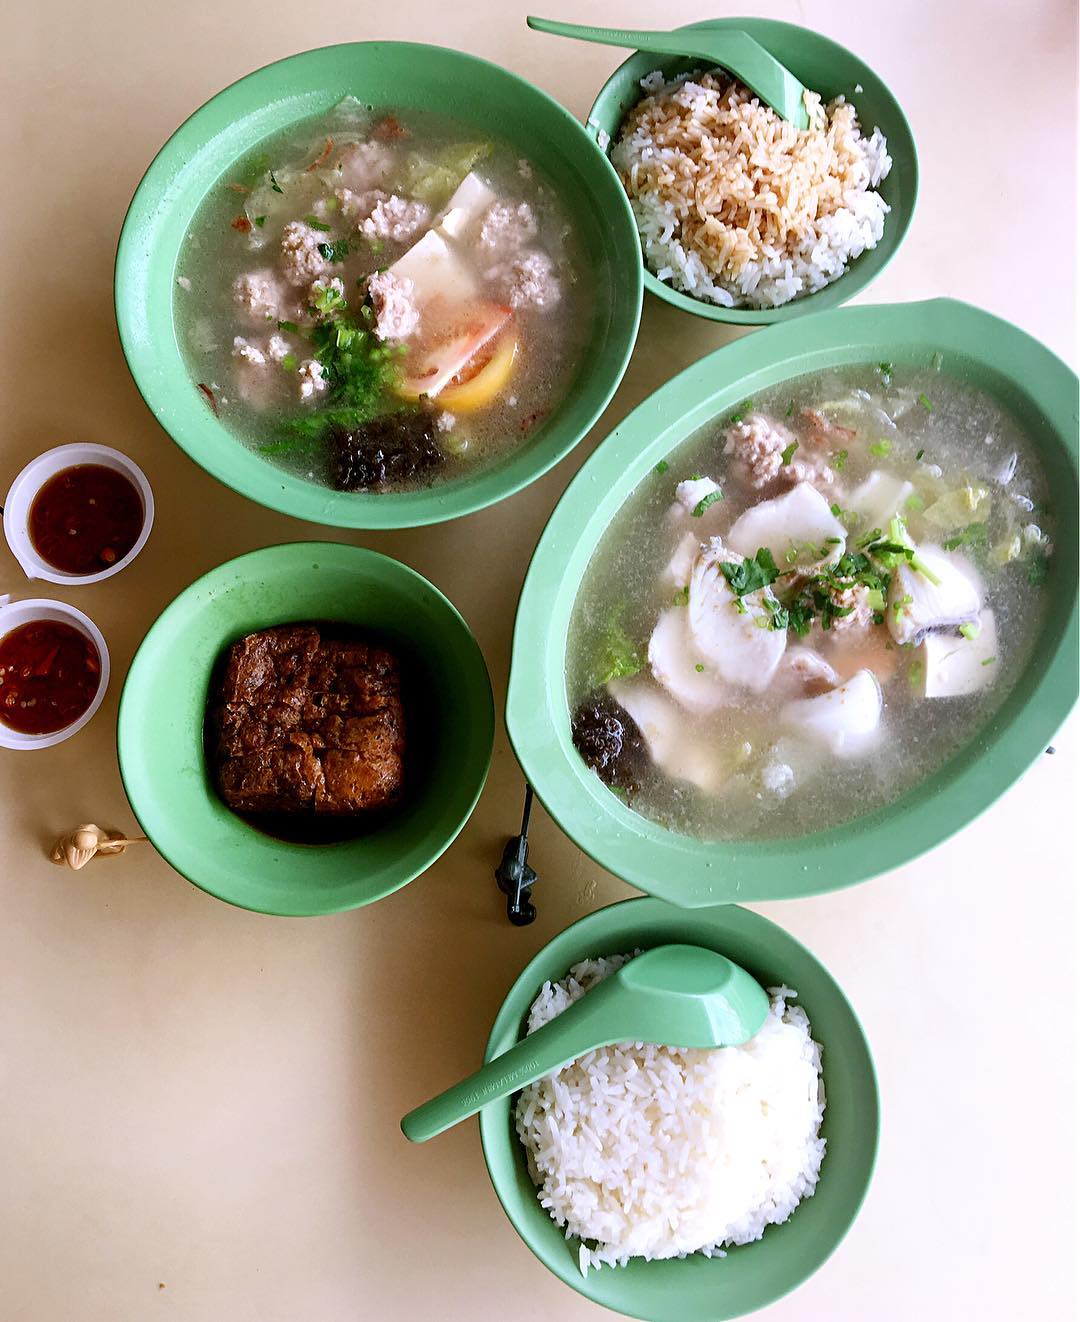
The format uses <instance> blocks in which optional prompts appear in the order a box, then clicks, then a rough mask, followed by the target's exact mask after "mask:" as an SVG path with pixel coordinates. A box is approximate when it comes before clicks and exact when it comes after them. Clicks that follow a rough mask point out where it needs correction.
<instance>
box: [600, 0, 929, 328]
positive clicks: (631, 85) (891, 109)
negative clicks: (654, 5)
mask: <svg viewBox="0 0 1080 1322" xmlns="http://www.w3.org/2000/svg"><path fill="white" fill-rule="evenodd" d="M687 26H688V27H689V28H691V29H693V30H695V31H702V30H713V31H716V30H722V29H724V28H727V29H735V30H738V31H743V32H748V33H749V34H750V36H752V37H753V38H754V40H755V41H757V42H759V43H760V44H761V45H762V46H764V47H765V49H766V50H767V51H769V52H770V53H771V54H772V55H774V56H775V57H776V58H777V59H778V60H779V61H780V63H781V64H783V65H785V66H786V67H787V68H788V69H790V70H791V72H792V73H793V74H795V75H796V76H797V77H798V78H799V80H800V82H802V84H803V86H804V87H809V88H810V89H811V90H812V91H815V92H819V93H820V94H821V95H822V97H823V98H824V100H825V101H826V102H829V101H831V100H832V99H833V98H834V97H837V96H845V97H846V98H847V99H848V100H849V101H851V102H852V103H853V104H854V106H855V108H856V110H857V111H858V113H859V123H860V125H861V126H862V129H863V132H864V133H866V134H869V133H870V132H871V131H872V130H873V129H874V128H880V129H881V131H882V133H884V135H885V138H886V140H887V142H888V150H889V155H890V156H891V157H892V161H893V164H892V169H891V170H890V171H889V174H888V176H887V177H886V178H885V179H883V180H882V182H881V183H880V184H879V185H878V187H877V189H876V191H877V192H878V193H880V194H881V196H882V197H883V198H884V199H885V201H886V202H887V203H888V204H889V214H888V215H887V216H886V217H885V232H884V234H883V235H882V237H881V241H880V242H879V243H878V245H877V247H876V248H872V249H870V251H869V252H864V253H863V254H862V255H861V256H859V257H857V258H856V259H855V260H854V261H853V262H852V263H851V264H850V265H849V266H848V269H847V270H846V271H845V272H844V274H843V275H842V276H840V278H839V279H838V280H834V281H833V283H832V284H831V285H826V286H825V288H824V289H820V290H818V291H817V293H814V294H807V295H806V296H805V297H804V298H796V299H793V300H792V301H791V302H790V303H784V304H783V305H782V306H781V307H778V308H723V307H720V306H718V305H717V304H715V303H709V302H707V301H706V300H705V299H699V298H693V297H692V296H691V295H690V294H684V293H681V292H680V291H679V290H677V289H673V288H672V286H671V285H670V284H669V283H667V282H666V281H664V280H658V279H657V278H656V276H655V275H653V273H652V272H651V271H649V270H648V269H646V270H645V288H646V289H647V290H648V291H649V292H650V293H651V294H655V295H657V297H658V298H662V299H664V300H665V302H668V303H671V304H673V305H674V306H675V307H677V308H682V310H683V311H684V312H692V313H693V314H694V316H696V317H706V318H708V319H709V320H710V321H724V322H730V323H731V324H733V325H736V326H739V325H741V326H763V325H768V324H770V323H772V322H778V321H790V320H791V319H792V318H794V317H802V316H805V315H806V314H807V313H808V312H824V311H825V310H826V309H828V308H835V307H839V306H840V304H841V303H846V302H847V301H848V299H851V298H854V297H855V295H856V294H857V293H859V291H860V290H862V289H865V288H866V286H867V285H868V284H869V283H870V281H871V280H873V279H874V278H875V277H876V276H878V275H879V274H880V273H881V272H882V271H883V270H884V269H885V267H886V266H887V265H888V264H889V262H891V261H892V259H893V257H895V256H896V253H897V252H898V250H899V248H900V245H901V244H902V243H903V241H904V238H905V236H906V235H907V232H908V229H909V228H910V226H911V220H912V217H913V216H914V214H915V202H916V199H917V197H918V194H919V160H918V156H917V154H916V151H915V139H914V137H913V136H912V133H911V126H910V125H909V124H908V122H907V118H906V116H905V115H904V112H903V110H902V109H901V108H900V103H899V102H898V101H897V99H896V97H895V96H893V94H892V92H890V91H889V89H888V87H886V85H885V84H884V82H882V80H881V79H880V78H879V77H878V75H877V74H876V73H875V72H874V71H873V69H871V68H870V66H869V65H867V64H864V63H863V62H862V60H860V59H859V57H858V56H857V55H855V54H853V53H852V52H851V51H849V50H847V49H846V48H845V47H844V46H841V45H840V44H839V43H838V42H835V41H831V40H830V39H829V38H828V37H824V36H822V35H821V33H820V32H814V31H812V30H811V29H810V28H801V27H798V26H797V25H796V24H794V23H781V22H778V21H776V20H775V19H771V18H713V19H708V20H706V21H704V22H701V23H690V24H688V25H687ZM700 68H701V62H700V60H698V61H693V60H684V59H680V58H679V57H677V56H667V57H665V56H658V55H650V54H649V53H648V52H642V51H638V52H637V53H636V54H634V55H632V56H631V57H630V58H629V59H628V60H626V61H624V63H622V64H620V65H619V67H618V68H617V69H616V70H615V72H614V73H613V74H612V75H611V77H610V78H609V79H608V80H607V82H606V83H605V84H604V86H603V87H602V88H601V89H600V93H599V95H598V96H597V98H596V101H595V102H594V103H593V107H592V110H590V111H589V119H588V127H589V129H590V131H591V133H592V135H593V138H594V140H596V141H597V142H603V143H607V141H608V139H610V140H611V141H614V140H615V138H616V137H617V136H618V132H619V126H620V124H621V123H622V121H623V119H624V117H625V116H626V113H627V112H628V111H629V110H631V109H632V108H633V107H634V106H635V105H636V104H637V103H638V101H640V100H641V98H642V96H643V95H644V94H643V92H642V90H641V79H642V78H644V77H645V76H646V75H647V74H650V73H652V72H653V70H655V69H661V70H663V72H664V75H665V77H667V78H674V77H675V76H676V75H677V74H681V73H689V72H690V71H691V70H693V69H700ZM860 89H861V90H860ZM638 260H639V261H641V249H640V247H639V249H638ZM643 265H644V263H643Z"/></svg>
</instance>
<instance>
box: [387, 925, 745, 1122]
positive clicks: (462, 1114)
mask: <svg viewBox="0 0 1080 1322" xmlns="http://www.w3.org/2000/svg"><path fill="white" fill-rule="evenodd" d="M768 1013H769V998H768V996H767V995H766V994H765V991H764V990H763V989H762V988H761V987H760V986H759V985H758V983H757V982H756V981H755V980H754V978H752V977H751V976H750V974H749V973H747V972H746V970H745V969H743V968H740V967H739V965H738V964H734V963H732V961H731V960H729V959H726V958H725V957H724V956H723V955H720V954H718V953H717V952H716V951H715V950H705V949H703V948H702V947H700V946H690V945H665V946H657V947H655V948H654V949H652V950H646V951H645V952H643V953H642V954H640V955H638V956H636V958H634V959H632V960H629V961H628V962H627V963H626V964H624V965H623V966H622V967H621V968H620V969H618V970H617V971H616V972H615V973H614V974H612V976H611V977H610V978H607V979H605V980H604V981H603V982H601V983H600V984H599V985H597V986H596V987H594V988H593V990H592V991H590V992H589V993H588V994H587V995H586V996H583V997H582V998H581V999H580V1000H579V1001H576V1002H575V1003H574V1004H573V1005H571V1006H569V1007H568V1008H567V1009H566V1010H565V1011H564V1012H563V1013H562V1014H560V1015H559V1016H558V1017H557V1018H556V1019H553V1020H551V1022H550V1023H547V1024H545V1025H544V1026H543V1027H542V1028H539V1029H537V1030H536V1031H535V1032H533V1033H530V1034H529V1036H528V1037H527V1038H523V1039H522V1040H521V1041H520V1042H518V1043H516V1044H515V1045H514V1046H512V1047H511V1048H510V1050H509V1051H506V1052H504V1053H503V1054H502V1055H501V1056H497V1057H496V1058H495V1059H494V1060H492V1061H489V1062H488V1063H487V1064H486V1065H485V1066H484V1067H483V1068H482V1069H480V1070H477V1072H476V1073H475V1074H472V1075H470V1076H469V1077H468V1078H467V1079H464V1080H462V1082H461V1083H457V1084H455V1085H454V1086H453V1087H452V1088H448V1089H447V1090H446V1091H445V1092H443V1093H440V1094H439V1096H438V1097H435V1098H433V1099H432V1100H431V1101H429V1102H425V1103H424V1105H423V1106H419V1107H417V1108H416V1109H415V1110H414V1111H410V1112H409V1114H408V1115H407V1116H405V1118H404V1119H403V1120H402V1122H401V1130H402V1133H403V1134H404V1135H405V1137H406V1138H407V1139H409V1141H410V1142H413V1143H424V1142H426V1141H427V1140H428V1139H429V1138H434V1137H435V1135H436V1134H441V1133H442V1132H443V1131H444V1130H446V1129H450V1128H451V1127H452V1126H453V1125H456V1124H459V1123H460V1122H461V1121H462V1120H467V1119H468V1118H469V1116H472V1115H475V1114H476V1113H477V1111H479V1110H481V1109H482V1108H483V1107H485V1106H487V1104H488V1103H489V1102H493V1101H496V1100H497V1099H498V1098H500V1097H507V1096H509V1094H510V1093H512V1092H516V1091H517V1090H518V1089H519V1088H523V1087H525V1086H526V1085H527V1084H529V1083H533V1082H535V1081H536V1080H537V1079H541V1078H543V1077H544V1076H545V1075H547V1074H551V1073H553V1072H554V1071H556V1070H558V1069H560V1068H561V1067H562V1066H563V1065H566V1064H568V1063H569V1062H570V1061H571V1060H574V1059H576V1058H577V1057H578V1056H581V1055H584V1054H585V1052H587V1051H592V1050H594V1049H595V1048H597V1047H603V1046H609V1045H611V1044H612V1043H615V1042H652V1043H655V1044H656V1045H658V1046H672V1047H684V1048H691V1047H692V1048H706V1047H734V1046H739V1045H740V1044H741V1043H743V1042H746V1041H748V1040H749V1039H750V1038H752V1037H753V1036H754V1034H755V1033H757V1031H758V1030H759V1029H760V1028H761V1026H762V1024H764V1022H765V1019H766V1017H767V1016H768Z"/></svg>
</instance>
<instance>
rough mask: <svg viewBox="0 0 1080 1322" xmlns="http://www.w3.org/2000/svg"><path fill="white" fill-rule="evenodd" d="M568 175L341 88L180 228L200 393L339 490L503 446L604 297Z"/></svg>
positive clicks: (520, 437) (187, 334)
mask: <svg viewBox="0 0 1080 1322" xmlns="http://www.w3.org/2000/svg"><path fill="white" fill-rule="evenodd" d="M583 269H584V268H583V262H582V260H581V257H580V250H579V244H578V236H577V235H576V233H575V230H574V227H573V226H572V224H571V223H570V220H569V218H568V215H567V212H566V210H565V208H564V206H563V203H562V201H561V199H560V198H559V197H558V196H557V194H556V192H555V190H554V188H553V187H552V186H551V185H550V184H549V183H548V182H547V181H546V180H545V179H544V178H543V177H542V176H541V175H540V173H539V172H538V171H537V170H536V169H534V167H533V166H532V164H531V163H530V162H529V161H528V160H527V159H525V158H523V157H522V156H521V154H520V152H519V151H517V150H516V149H515V148H513V147H512V146H510V145H509V144H508V143H505V142H502V141H500V140H499V138H498V137H497V136H496V135H488V134H486V133H481V132H479V131H478V130H476V129H475V128H473V127H471V126H467V125H464V124H461V123H459V122H457V121H456V120H452V119H450V118H448V117H445V116H442V115H435V114H432V113H430V112H419V111H412V110H407V109H394V108H390V107H383V108H377V109H373V108H371V107H367V106H364V105H362V104H361V103H360V102H358V101H355V100H353V99H351V98H347V99H346V100H345V101H342V102H341V103H340V104H339V105H338V106H336V107H335V108H334V109H333V110H332V111H330V112H329V114H327V115H323V116H320V117H317V118H314V119H309V120H305V121H303V122H302V123H299V124H295V125H293V126H292V127H291V128H289V129H288V130H287V131H286V132H284V133H282V134H279V135H277V136H276V137H273V138H270V139H268V140H266V141H264V142H262V143H260V144H259V146H258V147H256V148H255V149H254V150H253V151H251V152H250V153H248V155H247V156H245V157H244V158H242V159H241V160H239V161H237V162H236V163H235V164H234V165H233V166H232V167H231V168H230V170H229V171H228V172H227V174H225V175H223V176H222V178H221V179H220V180H219V181H218V183H217V184H216V185H215V186H214V187H213V188H212V189H211V190H210V192H209V194H208V195H207V197H206V199H205V200H204V201H203V203H202V205H201V207H200V209H199V211H198V213H197V214H196V216H195V219H194V220H193V222H192V224H191V227H190V229H189V231H188V233H187V235H186V237H185V239H184V245H183V248H182V249H181V252H180V256H179V259H178V263H177V268H176V292H175V296H174V306H175V314H176V322H177V327H178V334H179V339H180V342H181V344H182V346H183V350H184V354H185V358H186V360H187V363H188V366H189V368H190V371H191V376H192V389H193V390H194V389H197V390H198V391H199V392H200V393H201V394H202V396H203V398H204V400H205V401H206V406H207V408H209V409H212V410H213V412H214V413H215V414H216V415H217V416H218V417H219V418H220V419H221V421H222V422H223V423H224V424H225V425H226V426H227V427H228V428H229V430H230V431H231V432H232V433H233V434H234V435H235V437H236V438H237V440H238V441H239V442H241V443H243V444H245V445H247V446H250V447H251V448H252V449H254V450H255V451H256V452H257V453H259V454H261V455H263V456H265V458H266V459H267V462H272V463H274V464H277V465H279V466H281V467H282V468H284V469H286V470H287V471H289V472H291V473H294V474H296V475H298V476H300V477H302V478H307V479H309V480H310V481H312V482H316V483H321V484H324V485H327V486H331V487H334V488H335V489H337V490H340V491H383V490H395V489H396V490H400V489H403V488H418V487H428V486H431V485H433V484H435V483H437V482H441V481H445V480H451V479H454V478H461V477H465V476H468V475H470V474H472V473H475V472H476V471H478V470H480V469H482V468H484V467H487V466H491V465H492V464H495V463H497V462H498V461H499V460H500V459H503V458H507V457H509V456H510V455H511V454H513V453H514V452H515V451H516V450H517V449H518V448H519V447H520V446H522V445H526V444H528V443H529V438H530V435H531V434H532V433H533V432H534V431H535V429H536V428H537V427H538V426H539V425H540V424H541V422H542V420H543V418H544V417H545V416H546V415H547V413H548V412H550V410H551V409H552V408H553V407H554V406H555V405H556V404H558V403H559V402H560V401H561V399H562V398H563V397H564V395H565V394H566V392H567V391H568V390H569V389H570V386H571V382H572V381H573V379H574V376H575V374H576V372H577V370H578V368H579V366H580V363H581V358H582V353H583V348H584V343H585V340H586V337H587V334H588V330H589V324H590V318H589V311H590V308H591V301H590V295H589V291H588V282H587V281H586V280H584V279H583Z"/></svg>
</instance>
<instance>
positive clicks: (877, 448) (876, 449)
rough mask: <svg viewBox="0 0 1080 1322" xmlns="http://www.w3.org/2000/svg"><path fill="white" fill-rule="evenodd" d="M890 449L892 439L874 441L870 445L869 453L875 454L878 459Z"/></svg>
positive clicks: (882, 457)
mask: <svg viewBox="0 0 1080 1322" xmlns="http://www.w3.org/2000/svg"><path fill="white" fill-rule="evenodd" d="M891 449H892V441H875V442H874V444H873V445H871V446H870V453H871V454H874V455H877V456H878V458H880V459H884V458H885V456H886V455H887V454H888V453H889V451H890V450H891Z"/></svg>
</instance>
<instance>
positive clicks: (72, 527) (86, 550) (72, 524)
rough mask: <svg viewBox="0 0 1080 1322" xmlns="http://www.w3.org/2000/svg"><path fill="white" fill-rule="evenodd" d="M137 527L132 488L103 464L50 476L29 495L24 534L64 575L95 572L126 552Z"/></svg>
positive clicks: (139, 518) (137, 499)
mask: <svg viewBox="0 0 1080 1322" xmlns="http://www.w3.org/2000/svg"><path fill="white" fill-rule="evenodd" d="M142 526H143V503H142V497H141V496H140V495H139V491H138V488H137V487H136V486H135V484H134V483H133V482H132V481H131V480H130V479H129V478H127V477H125V476H124V474H123V473H119V472H117V471H116V469H115V468H106V467H105V466H104V465H103V464H76V465H75V467H74V468H65V469H63V470H62V471H61V472H59V473H55V474H54V475H53V476H52V477H50V478H49V480H48V482H46V483H45V485H44V486H43V487H42V488H41V490H40V491H39V492H38V493H37V495H36V496H35V497H34V503H33V504H32V505H31V506H30V518H29V521H28V531H29V533H30V541H31V542H32V543H33V545H34V549H35V550H36V551H37V553H38V555H40V556H41V558H42V559H43V560H47V561H48V562H49V564H50V565H52V567H53V568H54V569H59V570H60V571H61V573H64V574H97V573H100V572H101V570H103V569H108V568H109V567H110V565H115V564H116V562H117V561H118V560H122V559H123V558H124V556H126V555H127V553H128V552H129V551H130V550H131V548H132V547H133V546H134V545H135V543H136V542H137V541H138V539H139V533H140V532H142Z"/></svg>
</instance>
